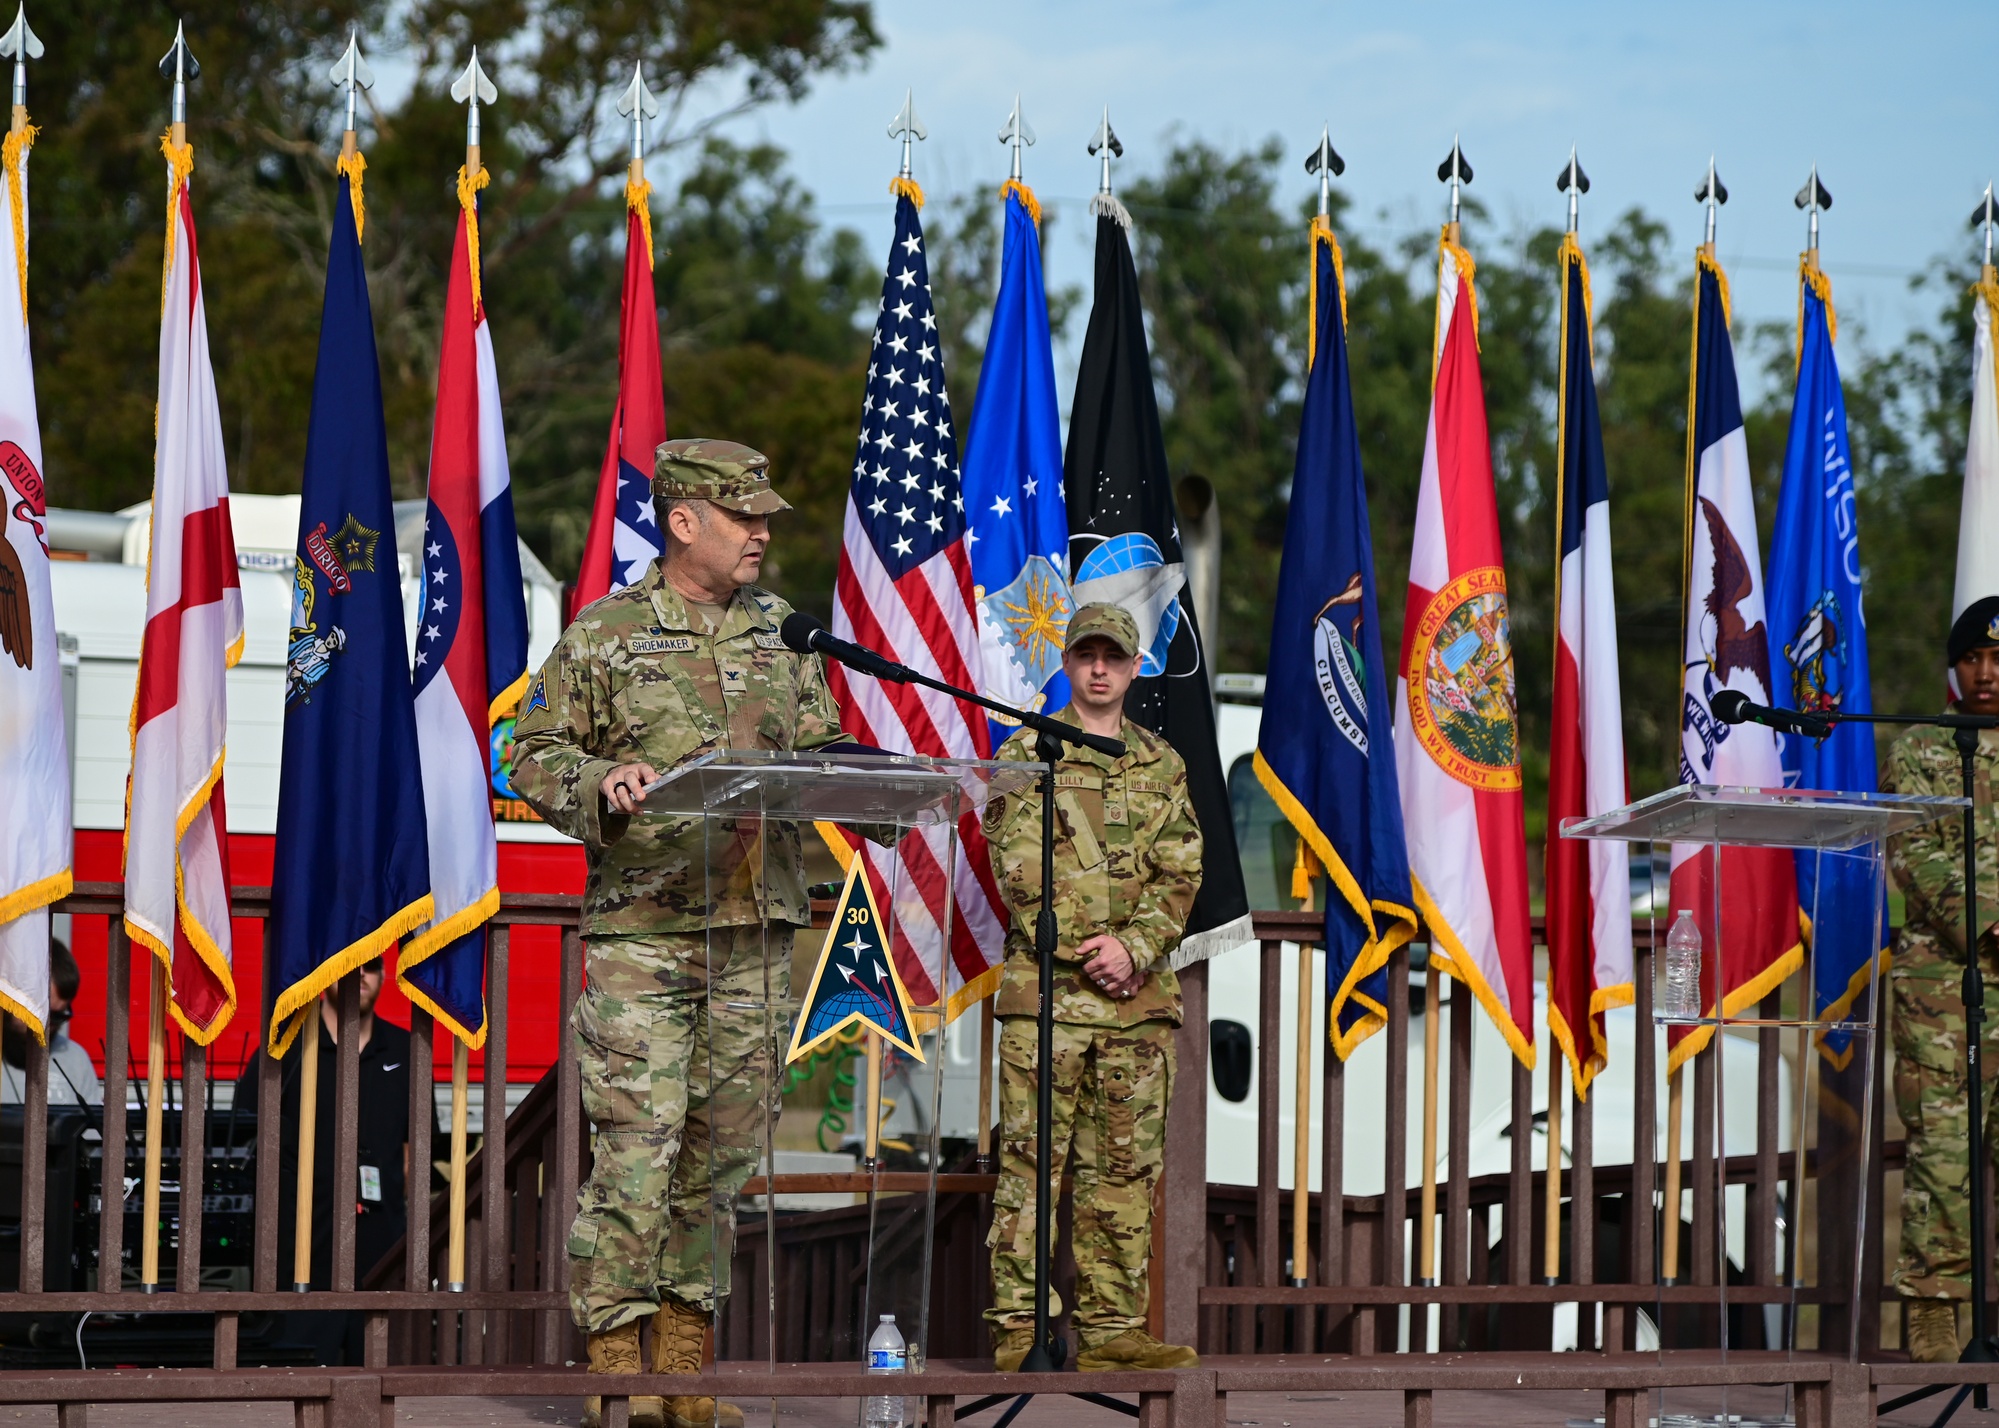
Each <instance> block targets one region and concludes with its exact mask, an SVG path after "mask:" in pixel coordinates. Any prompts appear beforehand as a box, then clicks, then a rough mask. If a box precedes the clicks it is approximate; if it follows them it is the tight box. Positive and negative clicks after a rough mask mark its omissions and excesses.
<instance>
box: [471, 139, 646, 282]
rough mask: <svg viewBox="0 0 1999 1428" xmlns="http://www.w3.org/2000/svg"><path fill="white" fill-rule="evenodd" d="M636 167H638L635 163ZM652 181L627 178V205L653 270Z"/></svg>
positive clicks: (481, 173) (481, 172)
mask: <svg viewBox="0 0 1999 1428" xmlns="http://www.w3.org/2000/svg"><path fill="white" fill-rule="evenodd" d="M634 167H637V166H636V165H634ZM485 176H486V171H485V170H484V169H483V168H482V169H480V170H479V177H480V181H481V182H484V181H485ZM651 200H652V181H651V180H650V179H643V178H628V179H626V180H625V207H626V208H627V209H629V210H631V211H632V212H633V213H636V214H637V215H638V216H639V227H640V229H642V230H643V231H644V233H645V235H646V270H647V271H648V272H650V271H651V270H652V202H651Z"/></svg>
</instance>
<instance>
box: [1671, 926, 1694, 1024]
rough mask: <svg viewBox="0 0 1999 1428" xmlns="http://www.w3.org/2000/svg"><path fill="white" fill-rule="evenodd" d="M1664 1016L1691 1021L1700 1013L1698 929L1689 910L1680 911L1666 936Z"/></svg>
mask: <svg viewBox="0 0 1999 1428" xmlns="http://www.w3.org/2000/svg"><path fill="white" fill-rule="evenodd" d="M1664 1014H1665V1015H1666V1016H1668V1017H1673V1018H1676V1019H1691V1018H1694V1017H1697V1016H1699V1015H1700V1014H1701V930H1700V927H1699V925H1698V924H1696V923H1695V922H1694V914H1693V910H1692V909H1691V908H1685V907H1683V908H1680V909H1679V911H1678V913H1677V915H1676V916H1675V917H1674V919H1673V930H1672V931H1671V932H1669V933H1667V934H1666V1005H1665V1008H1664Z"/></svg>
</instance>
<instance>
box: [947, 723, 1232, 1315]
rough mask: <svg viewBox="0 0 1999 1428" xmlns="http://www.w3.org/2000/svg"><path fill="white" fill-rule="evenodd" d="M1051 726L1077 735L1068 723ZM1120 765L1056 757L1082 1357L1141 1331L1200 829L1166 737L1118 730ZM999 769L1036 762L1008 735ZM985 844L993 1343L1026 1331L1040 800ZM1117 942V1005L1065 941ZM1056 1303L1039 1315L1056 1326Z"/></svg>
mask: <svg viewBox="0 0 1999 1428" xmlns="http://www.w3.org/2000/svg"><path fill="white" fill-rule="evenodd" d="M1055 717H1057V718H1059V719H1065V720H1067V721H1068V722H1075V715H1074V713H1073V712H1072V711H1070V710H1063V711H1061V712H1060V713H1058V714H1057V715H1056V716H1055ZM1118 737H1119V738H1120V739H1122V740H1123V741H1124V743H1125V745H1126V752H1125V755H1124V757H1123V758H1121V759H1110V758H1106V757H1105V756H1104V755H1102V754H1100V753H1097V752H1095V751H1094V750H1091V749H1085V748H1082V747H1081V746H1079V745H1075V744H1069V745H1065V746H1064V747H1065V754H1064V757H1063V758H1062V760H1061V762H1060V763H1058V764H1057V765H1056V771H1055V785H1056V787H1055V815H1056V831H1055V837H1056V842H1055V876H1056V881H1057V884H1058V885H1059V886H1060V888H1061V889H1062V892H1061V894H1060V896H1058V897H1057V899H1056V902H1055V913H1056V926H1057V936H1056V951H1055V958H1056V964H1055V1023H1056V1024H1055V1040H1054V1068H1053V1070H1054V1076H1053V1080H1054V1105H1055V1118H1054V1123H1053V1124H1052V1125H1050V1126H1048V1127H1047V1128H1046V1129H1047V1134H1048V1135H1049V1136H1050V1137H1051V1147H1050V1150H1051V1154H1052V1156H1053V1159H1054V1164H1055V1171H1056V1175H1057V1177H1058V1179H1059V1177H1060V1175H1061V1172H1062V1167H1063V1165H1064V1164H1065V1163H1066V1162H1067V1160H1068V1157H1069V1151H1070V1149H1071V1144H1072V1141H1073V1146H1074V1149H1075V1154H1076V1169H1075V1177H1074V1182H1073V1184H1074V1198H1075V1224H1076V1244H1075V1259H1076V1298H1077V1304H1076V1313H1075V1321H1076V1329H1077V1334H1078V1337H1079V1338H1081V1339H1082V1341H1083V1345H1084V1347H1085V1348H1089V1347H1093V1346H1095V1345H1097V1344H1100V1343H1103V1342H1105V1341H1107V1340H1110V1339H1113V1338H1116V1337H1117V1336H1118V1335H1119V1334H1121V1333H1123V1332H1124V1331H1125V1330H1127V1329H1142V1328H1143V1327H1144V1326H1145V1313H1146V1305H1147V1301H1148V1297H1149V1295H1148V1286H1147V1278H1146V1260H1147V1256H1148V1255H1149V1254H1150V1252H1151V1248H1152V1193H1153V1187H1154V1186H1155V1185H1156V1184H1157V1183H1158V1180H1159V1170H1160V1160H1161V1153H1162V1151H1163V1150H1164V1148H1165V1142H1166V1101H1167V1097H1168V1095H1169V1094H1170V1093H1171V1090H1172V1084H1173V1029H1174V1028H1175V1027H1176V1026H1178V1025H1179V1024H1180V982H1179V978H1177V977H1176V976H1174V974H1173V971H1172V969H1171V968H1170V967H1168V966H1167V965H1166V954H1167V953H1169V952H1171V951H1172V950H1173V948H1174V946H1175V945H1176V944H1178V942H1179V940H1180V934H1181V932H1182V930H1183V929H1184V928H1185V926H1186V922H1187V915H1188V913H1189V912H1190V911H1191V910H1192V908H1193V905H1194V893H1195V892H1196V890H1197V889H1198V888H1199V886H1200V881H1201V873H1200V869H1201V830H1200V827H1199V825H1198V824H1197V823H1196V822H1195V820H1194V810H1193V807H1192V805H1191V804H1190V803H1189V802H1188V797H1187V769H1186V765H1185V764H1183V763H1182V762H1181V760H1180V756H1179V755H1178V754H1176V753H1175V752H1174V751H1173V749H1172V748H1171V746H1169V745H1168V744H1167V743H1166V741H1165V740H1163V739H1161V738H1160V737H1158V736H1157V735H1156V734H1153V733H1151V732H1150V731H1148V730H1146V729H1142V728H1140V727H1139V726H1138V725H1136V724H1133V723H1132V722H1131V721H1130V720H1126V721H1125V723H1124V725H1123V727H1122V728H1121V729H1120V730H1119V733H1118ZM998 757H999V758H1001V759H1006V760H1014V761H1029V762H1031V761H1034V760H1035V758H1036V753H1035V736H1034V735H1033V734H1032V733H1031V732H1029V731H1027V730H1022V731H1021V732H1019V733H1017V734H1015V735H1014V736H1013V737H1012V738H1010V739H1008V740H1007V741H1006V743H1005V744H1004V745H1002V746H1001V748H1000V751H999V754H998ZM985 829H986V836H987V838H988V839H989V840H990V841H991V844H992V848H993V855H994V862H995V864H996V867H997V869H998V871H999V873H1000V875H1001V882H1002V886H1003V887H1004V889H1005V893H1006V900H1007V904H1008V906H1009V908H1010V909H1011V910H1012V912H1013V926H1012V929H1011V930H1010V931H1009V932H1008V934H1007V942H1006V968H1005V971H1004V973H1003V974H1002V975H1003V980H1002V982H1001V984H1000V993H999V1005H998V1008H997V1010H998V1014H999V1015H1000V1016H1001V1017H1002V1018H1004V1019H1005V1020H1004V1022H1003V1024H1002V1028H1001V1031H1000V1038H999V1049H1000V1179H999V1187H998V1189H997V1191H996V1192H995V1194H994V1210H993V1225H992V1232H991V1234H990V1235H989V1236H988V1238H987V1240H986V1243H987V1245H988V1246H990V1247H991V1249H992V1252H993V1254H992V1263H993V1307H992V1308H991V1309H989V1310H988V1311H986V1318H987V1319H988V1320H989V1321H991V1323H992V1324H993V1325H994V1327H995V1331H996V1332H997V1331H1003V1330H1006V1329H1011V1328H1017V1327H1025V1326H1030V1325H1032V1323H1033V1320H1034V1216H1035V1205H1034V1183H1035V1180H1034V1177H1035V1141H1036V1076H1035V1063H1036V1052H1037V1050H1038V1040H1037V1030H1036V1024H1035V1015H1036V1013H1037V1011H1038V1010H1039V1007H1040V996H1039V987H1040V983H1039V972H1038V970H1037V961H1036V958H1035V954H1034V919H1035V914H1036V913H1037V912H1038V911H1039V910H1040V906H1041V798H1040V790H1039V786H1038V785H1037V786H1034V787H1031V788H1029V789H1026V790H1023V791H1021V792H1018V793H1013V794H1007V795H1005V796H1003V797H1001V798H1000V799H998V800H995V802H993V803H992V804H990V805H988V807H987V809H986V819H985ZM1102 932H1108V933H1111V934H1113V935H1115V936H1116V937H1117V938H1118V939H1119V940H1120V941H1121V942H1123V943H1124V945H1125V947H1126V948H1127V949H1128V950H1129V951H1130V952H1131V954H1132V958H1133V960H1134V962H1135V963H1136V964H1137V966H1138V967H1139V968H1140V969H1141V970H1144V971H1147V976H1146V978H1145V980H1144V982H1143V983H1142V984H1141V985H1140V987H1139V988H1138V990H1137V991H1136V993H1134V995H1133V996H1132V998H1131V999H1130V1000H1129V1001H1115V1000H1112V999H1111V997H1109V996H1108V995H1106V994H1105V993H1104V992H1103V991H1101V990H1100V989H1099V988H1098V987H1097V986H1096V985H1095V983H1093V982H1092V981H1091V980H1090V979H1089V978H1088V977H1087V976H1086V975H1084V972H1083V965H1084V959H1083V958H1081V957H1079V956H1078V955H1077V953H1076V948H1077V945H1078V944H1079V943H1081V942H1083V941H1084V940H1085V939H1087V938H1089V937H1092V936H1094V935H1096V934H1098V933H1102ZM1060 1307H1061V1306H1060V1305H1059V1304H1051V1311H1053V1312H1059V1311H1060Z"/></svg>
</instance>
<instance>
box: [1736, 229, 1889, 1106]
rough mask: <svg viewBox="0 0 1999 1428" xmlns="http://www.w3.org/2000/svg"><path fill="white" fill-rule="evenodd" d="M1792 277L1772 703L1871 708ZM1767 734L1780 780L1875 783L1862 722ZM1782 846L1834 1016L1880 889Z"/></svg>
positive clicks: (1806, 292)
mask: <svg viewBox="0 0 1999 1428" xmlns="http://www.w3.org/2000/svg"><path fill="white" fill-rule="evenodd" d="M1798 281H1799V289H1800V291H1799V300H1800V301H1799V310H1798V311H1799V327H1798V386H1797V393H1796V396H1795V397H1794V399H1793V401H1792V403H1791V430H1790V435H1789V437H1788V438H1787V439H1786V441H1785V443H1784V484H1783V487H1782V488H1781V490H1780V491H1779V493H1778V496H1777V522H1776V525H1775V527H1774V528H1773V529H1772V530H1771V532H1770V569H1769V578H1768V580H1767V581H1766V582H1765V589H1766V594H1767V595H1768V597H1769V604H1770V619H1769V624H1768V626H1767V630H1768V635H1769V646H1770V669H1771V672H1772V675H1773V677H1774V678H1775V680H1776V684H1777V688H1776V691H1775V693H1776V699H1775V700H1774V701H1773V702H1774V703H1777V704H1783V705H1788V706H1789V707H1791V708H1793V709H1802V710H1805V711H1806V712H1807V713H1813V714H1830V713H1846V714H1869V713H1872V712H1873V710H1874V690H1873V683H1872V680H1871V678H1870V676H1869V674H1868V667H1867V612H1866V610H1865V608H1864V607H1863V605H1862V603H1861V582H1860V572H1861V564H1860V501H1859V493H1858V492H1857V491H1856V490H1855V489H1854V484H1853V459H1852V451H1851V448H1849V446H1848V445H1847V437H1846V398H1845V395H1844V394H1843V393H1842V392H1841V390H1840V384H1839V364H1838V361H1837V360H1836V359H1835V357H1834V356H1833V339H1834V337H1835V336H1836V335H1837V331H1838V326H1837V324H1838V318H1837V316H1836V315H1835V314H1834V312H1833V306H1832V283H1831V281H1830V280H1829V279H1828V278H1827V277H1826V275H1825V273H1824V271H1823V270H1821V269H1820V268H1819V266H1818V263H1817V260H1816V259H1815V258H1813V257H1812V256H1810V255H1807V256H1806V258H1805V259H1804V261H1803V262H1802V263H1800V265H1799V279H1798ZM1776 737H1777V746H1778V749H1779V751H1780V753H1781V754H1782V757H1783V765H1784V783H1785V784H1786V785H1787V786H1790V787H1796V788H1822V789H1833V790H1837V791H1839V792H1843V793H1873V792H1875V791H1876V790H1877V789H1878V788H1879V784H1878V783H1877V782H1876V781H1875V762H1874V730H1873V728H1872V727H1871V726H1869V725H1866V724H1839V725H1836V726H1835V727H1834V729H1833V731H1832V736H1831V737H1830V738H1827V739H1820V740H1812V739H1805V738H1800V737H1799V736H1798V735H1796V734H1778V735H1777V736H1776ZM1791 856H1792V858H1793V860H1794V861H1795V863H1796V865H1797V871H1798V907H1799V910H1800V911H1801V912H1802V913H1803V915H1804V920H1805V929H1806V932H1807V935H1808V936H1809V938H1810V944H1811V981H1812V1015H1813V1016H1815V1017H1817V1018H1818V1019H1819V1020H1821V1021H1840V1020H1843V1019H1844V1018H1845V1017H1847V1016H1848V1015H1849V1014H1850V1013H1851V1011H1852V1009H1853V1004H1854V1002H1855V1001H1856V1000H1857V999H1858V998H1859V997H1860V996H1861V994H1862V993H1864V992H1865V991H1866V990H1867V984H1868V981H1869V979H1870V978H1871V976H1872V974H1873V972H1874V969H1875V968H1876V967H1877V966H1880V967H1885V966H1886V963H1887V957H1888V945H1887V935H1888V907H1887V889H1886V888H1884V887H1881V886H1879V885H1878V884H1877V882H1876V881H1875V876H1874V873H1875V868H1874V860H1873V858H1872V857H1871V856H1868V855H1867V854H1860V853H1850V852H1834V851H1825V852H1819V851H1813V850H1806V849H1799V850H1797V851H1796V852H1794V853H1793V854H1792V855H1791ZM1723 895H1724V896H1726V895H1727V894H1726V891H1724V894H1723ZM1818 1040H1819V1050H1820V1052H1821V1053H1822V1054H1824V1055H1825V1056H1826V1057H1828V1058H1829V1059H1830V1060H1831V1061H1832V1062H1833V1064H1834V1065H1836V1066H1844V1065H1845V1064H1846V1062H1847V1060H1848V1059H1849V1058H1850V1057H1851V1056H1852V1054H1853V1037H1852V1034H1851V1033H1850V1032H1847V1031H1844V1030H1840V1029H1837V1028H1829V1029H1827V1030H1825V1031H1822V1032H1821V1033H1820V1034H1819V1039H1818Z"/></svg>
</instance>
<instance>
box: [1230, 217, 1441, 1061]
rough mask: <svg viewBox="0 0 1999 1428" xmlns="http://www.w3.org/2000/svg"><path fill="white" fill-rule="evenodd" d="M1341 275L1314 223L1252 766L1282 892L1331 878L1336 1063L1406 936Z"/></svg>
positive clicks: (1331, 247) (1357, 1038)
mask: <svg viewBox="0 0 1999 1428" xmlns="http://www.w3.org/2000/svg"><path fill="white" fill-rule="evenodd" d="M1340 269H1341V264H1340V258H1339V243H1338V240H1337V239H1335V238H1334V237H1333V231H1332V227H1331V226H1330V225H1329V224H1328V223H1327V221H1326V220H1325V219H1324V218H1323V217H1321V218H1319V219H1317V220H1316V221H1314V223H1313V224H1312V286H1313V289H1314V291H1313V294H1312V312H1313V329H1314V332H1315V340H1314V342H1313V344H1312V345H1313V348H1314V349H1315V350H1314V352H1313V356H1312V371H1311V377H1310V379H1309V380H1308V382H1307V383H1306V387H1305V409H1304V414H1303V417H1302V419H1301V420H1300V422H1299V427H1298V464H1297V467H1296V472H1295V475H1294V476H1293V479H1292V485H1291V511H1290V515H1289V517H1288V518H1287V519H1286V521H1285V526H1284V561H1283V564H1282V565H1281V566H1280V567H1279V568H1278V577H1277V615H1276V619H1275V620H1274V622H1273V624H1272V626H1271V631H1270V665H1269V670H1270V673H1269V676H1268V682H1267V683H1266V685H1265V689H1264V697H1263V722H1262V725H1261V728H1260V729H1259V731H1258V733H1257V748H1256V773H1257V777H1258V778H1260V779H1261V780H1262V781H1263V786H1264V787H1265V788H1266V789H1268V790H1269V791H1270V796H1271V797H1272V798H1273V799H1275V800H1276V801H1277V806H1278V807H1279V808H1281V809H1282V810H1283V811H1284V815H1285V817H1287V818H1289V819H1290V820H1291V822H1292V825H1293V826H1294V827H1296V828H1297V830H1298V835H1299V838H1300V839H1301V841H1302V843H1303V848H1302V849H1301V851H1300V864H1299V868H1298V877H1297V879H1296V881H1295V883H1294V886H1293V889H1292V891H1293V895H1294V896H1297V897H1301V898H1302V897H1304V896H1306V895H1307V894H1308V893H1309V891H1310V886H1311V885H1310V881H1309V878H1310V875H1311V873H1312V872H1313V871H1314V862H1315V860H1316V864H1317V865H1318V866H1320V867H1323V868H1324V870H1325V871H1326V873H1327V874H1329V875H1330V877H1331V879H1332V893H1331V895H1330V896H1329V897H1328V898H1327V899H1326V982H1327V991H1328V993H1329V995H1330V996H1331V998H1332V1010H1331V1014H1330V1016H1329V1017H1328V1018H1327V1026H1328V1029H1329V1031H1330V1033H1331V1036H1332V1042H1333V1049H1334V1050H1335V1051H1337V1052H1338V1053H1339V1055H1340V1057H1341V1059H1343V1060H1344V1059H1345V1058H1346V1057H1347V1056H1349V1055H1351V1054H1352V1053H1353V1050H1354V1048H1355V1047H1356V1046H1359V1045H1360V1043H1361V1042H1363V1041H1365V1040H1366V1039H1367V1038H1368V1037H1369V1036H1371V1035H1372V1034H1373V1033H1374V1032H1375V1031H1376V1030H1378V1029H1379V1028H1380V1027H1382V1026H1383V1025H1385V1024H1386V1021H1387V1016H1388V1010H1387V1000H1388V977H1387V973H1386V972H1385V971H1384V970H1383V969H1384V968H1385V967H1386V965H1387V962H1388V958H1389V954H1390V953H1392V952H1394V950H1395V949H1396V948H1398V947H1400V946H1401V945H1402V944H1403V943H1405V942H1407V941H1408V940H1409V939H1410V938H1411V937H1412V936H1414V935H1415V931H1416V913H1415V911H1414V908H1415V898H1414V897H1413V896H1412V895H1411V892H1410V886H1409V853H1408V849H1407V846H1406V844H1405V843H1404V840H1403V835H1402V796H1401V792H1400V789H1399V787H1398V785H1397V781H1396V775H1395V751H1394V748H1393V746H1392V743H1391V739H1390V732H1389V731H1390V724H1391V720H1390V712H1389V704H1388V682H1387V675H1386V668H1385V666H1384V665H1383V663H1382V657H1381V617H1380V614H1379V612H1378V611H1377V609H1376V606H1375V590H1374V543H1373V541H1372V539H1371V538H1370V536H1369V534H1368V517H1367V485H1366V483H1365V481H1363V479H1362V477H1361V468H1360V435H1359V431H1358V428H1357V427H1356V425H1355V423H1354V410H1353V383H1352V379H1351V377H1350V375H1349V373H1348V370H1347V337H1346V292H1345V285H1344V281H1343V278H1342V275H1341V271H1340ZM1308 855H1309V856H1308Z"/></svg>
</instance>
